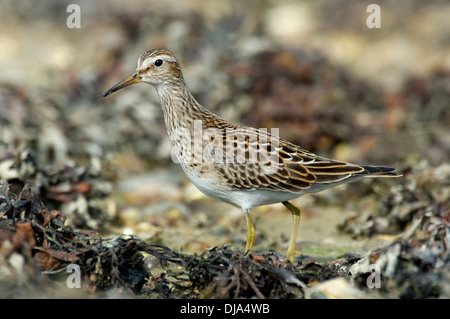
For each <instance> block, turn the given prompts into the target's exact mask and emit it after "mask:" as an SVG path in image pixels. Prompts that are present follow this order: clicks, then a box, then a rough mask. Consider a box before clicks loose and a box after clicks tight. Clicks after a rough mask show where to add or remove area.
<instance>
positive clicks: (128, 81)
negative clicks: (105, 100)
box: [103, 71, 142, 97]
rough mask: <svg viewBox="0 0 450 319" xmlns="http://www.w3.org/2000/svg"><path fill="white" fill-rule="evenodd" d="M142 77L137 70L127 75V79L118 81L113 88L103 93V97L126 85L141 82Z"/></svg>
mask: <svg viewBox="0 0 450 319" xmlns="http://www.w3.org/2000/svg"><path fill="white" fill-rule="evenodd" d="M141 79H142V77H141V76H140V75H139V73H138V72H137V71H136V72H134V73H133V74H131V75H130V76H129V77H127V78H126V79H125V80H123V81H121V82H119V83H117V84H116V85H114V86H113V87H112V88H110V89H109V90H108V91H106V92H105V93H103V97H105V96H108V95H110V94H111V93H114V92H116V91H118V90H120V89H122V88H124V87H126V86H129V85H132V84H135V83H139V82H141Z"/></svg>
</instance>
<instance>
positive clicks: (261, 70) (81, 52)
mask: <svg viewBox="0 0 450 319" xmlns="http://www.w3.org/2000/svg"><path fill="white" fill-rule="evenodd" d="M169 2H170V5H169V6H168V5H167V3H168V1H152V2H151V3H150V4H143V3H141V2H139V1H129V2H128V3H127V5H126V6H124V5H123V3H122V2H120V1H108V5H107V6H106V5H104V4H102V2H90V1H80V2H78V4H79V6H80V8H81V10H82V11H81V28H80V29H70V28H68V27H67V25H66V19H67V17H68V15H69V13H67V12H66V9H67V6H68V5H69V4H70V3H69V2H67V3H66V2H65V1H46V2H43V3H40V4H39V5H37V4H35V3H33V2H32V1H21V2H20V5H19V4H17V3H14V2H13V1H4V2H2V5H1V6H2V10H0V16H1V18H2V25H3V26H4V27H3V28H2V29H0V45H1V47H2V48H3V49H2V52H1V53H0V70H1V72H0V74H1V75H0V296H1V297H6V298H17V297H33V296H46V297H49V298H51V297H55V296H59V297H61V296H64V297H84V298H90V297H105V296H112V297H138V298H255V297H256V298H263V297H265V298H323V297H325V298H439V297H440V298H449V297H450V268H449V267H450V263H449V250H448V249H449V248H448V247H449V243H450V165H449V161H448V159H449V158H450V139H449V137H450V135H449V134H448V123H450V108H449V107H448V106H449V104H450V62H449V56H448V52H450V50H449V47H450V38H449V33H448V31H447V30H450V26H449V25H448V24H449V23H450V22H449V21H448V19H447V17H448V14H449V13H450V6H449V5H448V4H447V3H446V2H445V1H435V2H432V3H419V2H411V3H409V2H408V4H406V3H401V4H396V3H392V2H385V3H384V2H381V3H380V5H381V8H382V27H381V29H377V30H372V29H368V28H367V26H366V24H365V19H366V17H367V15H368V13H366V8H365V6H362V5H354V4H353V2H351V1H343V0H342V1H335V2H329V1H316V2H314V3H309V2H306V3H299V2H297V1H281V2H280V1H277V2H275V1H254V2H253V1H248V2H246V3H245V4H238V3H237V2H236V3H234V4H233V3H229V4H225V2H222V1H211V2H208V3H207V4H202V5H201V6H200V5H198V3H197V2H196V1H192V2H191V1H175V0H173V1H169ZM419 17H420V18H419ZM156 47H165V48H168V49H170V50H172V51H173V52H175V54H176V55H177V56H178V57H179V58H180V60H181V63H182V66H183V71H184V74H185V78H186V80H187V83H188V86H189V87H190V89H191V90H192V92H193V93H194V95H195V96H196V97H197V99H198V100H199V101H200V102H201V103H202V104H203V105H205V106H207V107H208V108H209V109H210V110H212V111H214V112H216V113H218V114H220V115H221V116H222V117H224V118H227V119H229V120H231V121H235V122H239V123H242V124H247V125H251V126H254V127H258V128H268V129H269V130H270V128H279V130H280V135H281V136H282V137H284V138H287V139H289V140H291V141H292V142H295V143H297V144H299V145H302V147H304V148H306V149H310V150H312V151H314V152H315V153H317V154H320V155H323V156H327V157H333V158H338V159H341V160H346V161H353V162H356V163H367V164H375V165H377V164H380V165H389V166H394V167H398V168H399V171H400V172H401V173H403V174H404V175H403V177H401V178H398V179H389V180H376V179H374V180H371V181H364V182H358V183H354V184H349V185H343V186H340V187H338V188H336V189H333V190H329V191H326V192H323V193H319V194H314V195H306V196H303V197H301V198H299V199H297V200H295V201H294V203H295V204H296V205H298V206H299V207H301V208H302V213H303V214H302V222H301V225H300V232H299V238H298V242H297V246H298V248H299V249H300V250H301V251H302V253H303V255H302V256H298V257H297V258H296V260H295V263H293V264H292V263H290V262H288V261H287V260H286V259H285V252H286V249H287V244H288V236H289V229H290V221H291V219H290V216H289V214H288V212H287V211H286V209H285V208H284V207H283V206H282V205H272V206H266V207H260V208H257V209H254V211H253V212H252V215H253V218H254V221H255V224H256V228H257V237H256V240H255V246H254V248H255V249H254V252H253V253H252V254H251V255H248V256H247V255H244V254H243V253H242V249H243V247H244V246H245V229H246V227H245V219H244V218H243V215H242V212H240V211H239V210H238V209H237V208H234V207H232V206H229V205H226V204H222V203H218V202H215V201H213V200H211V199H209V198H206V197H204V196H203V195H202V194H201V193H199V192H198V191H197V190H196V189H195V187H194V186H192V185H191V184H190V182H189V181H188V180H187V178H186V177H185V176H184V175H183V173H182V171H181V169H180V168H179V167H178V165H176V164H174V163H172V161H171V157H170V150H171V148H170V143H169V140H168V138H167V136H166V132H165V127H164V123H163V119H162V111H161V110H160V107H159V101H158V98H157V96H156V94H155V92H153V91H154V90H153V89H152V88H151V87H150V86H147V85H140V86H136V87H132V88H127V89H124V90H122V91H120V92H119V93H117V94H114V95H112V96H111V97H108V98H107V99H104V98H102V97H101V94H102V93H103V92H104V91H105V90H107V89H108V88H109V87H111V86H112V85H113V84H115V83H116V82H118V81H119V80H121V79H122V78H124V77H125V76H126V75H128V74H129V73H131V72H132V71H133V69H134V68H135V63H136V60H137V57H138V56H139V55H140V54H141V53H142V52H143V51H144V50H147V49H150V48H156ZM70 265H77V266H79V268H80V269H81V273H82V280H81V283H82V287H81V289H69V288H68V286H67V281H66V280H67V278H68V273H67V269H68V267H70ZM377 280H378V281H377ZM378 284H379V285H378ZM374 287H375V288H374Z"/></svg>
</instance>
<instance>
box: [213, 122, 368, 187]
mask: <svg viewBox="0 0 450 319" xmlns="http://www.w3.org/2000/svg"><path fill="white" fill-rule="evenodd" d="M223 139H224V141H226V142H224V143H223V144H222V145H224V147H223V149H224V153H226V154H223V157H222V158H223V159H224V160H223V163H216V168H217V170H218V171H219V172H220V174H221V176H222V177H223V179H224V180H225V181H226V183H227V184H228V185H229V186H231V187H232V188H234V189H237V190H243V189H247V190H250V189H264V190H274V191H285V192H286V191H287V192H293V193H296V192H301V191H304V190H306V189H309V188H311V187H313V186H314V184H316V183H319V184H322V183H330V186H331V185H333V184H334V183H339V182H340V181H343V180H345V179H347V178H349V177H351V176H353V174H358V173H363V172H364V171H365V169H364V168H363V167H361V166H358V165H353V164H349V163H346V162H341V161H333V160H329V159H326V158H323V157H318V156H316V155H314V154H312V153H310V152H308V151H305V150H302V149H301V148H300V147H298V146H296V145H294V144H292V143H289V142H287V141H285V140H283V139H281V138H278V137H276V136H272V135H270V134H269V133H267V132H264V131H260V130H256V129H250V128H242V127H240V128H237V129H234V130H232V131H229V132H228V134H226V136H224V137H223ZM218 145H219V144H217V146H218ZM325 188H326V187H325Z"/></svg>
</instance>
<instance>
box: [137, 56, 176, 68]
mask: <svg viewBox="0 0 450 319" xmlns="http://www.w3.org/2000/svg"><path fill="white" fill-rule="evenodd" d="M158 59H163V60H165V61H170V62H174V63H176V62H177V60H176V59H175V58H174V57H172V56H170V55H166V54H158V55H156V56H153V57H150V58H147V59H145V60H144V61H142V65H141V66H142V67H149V66H151V65H152V64H153V63H155V61H156V60H158ZM138 67H139V61H138Z"/></svg>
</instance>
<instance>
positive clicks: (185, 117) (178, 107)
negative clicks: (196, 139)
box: [156, 82, 212, 138]
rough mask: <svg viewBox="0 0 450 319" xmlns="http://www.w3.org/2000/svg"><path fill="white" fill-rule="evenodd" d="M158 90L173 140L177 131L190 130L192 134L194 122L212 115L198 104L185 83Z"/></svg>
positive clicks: (168, 130) (158, 87) (157, 88)
mask: <svg viewBox="0 0 450 319" xmlns="http://www.w3.org/2000/svg"><path fill="white" fill-rule="evenodd" d="M156 90H157V92H158V95H159V97H160V99H161V107H162V109H163V113H164V121H165V123H166V128H167V132H168V133H169V136H170V137H171V138H172V137H173V135H174V134H175V133H176V132H177V130H178V131H179V130H185V129H188V130H189V131H190V132H192V130H193V127H194V121H196V120H197V121H199V120H202V119H204V118H205V116H206V117H208V116H211V115H212V113H211V112H209V111H208V110H207V109H205V108H204V107H203V106H202V105H200V103H198V102H197V100H196V99H195V98H194V96H193V95H192V94H191V92H190V91H189V90H188V88H187V87H186V85H185V84H184V82H180V83H177V85H173V84H171V85H166V84H165V85H159V86H157V87H156ZM202 127H203V125H202Z"/></svg>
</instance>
